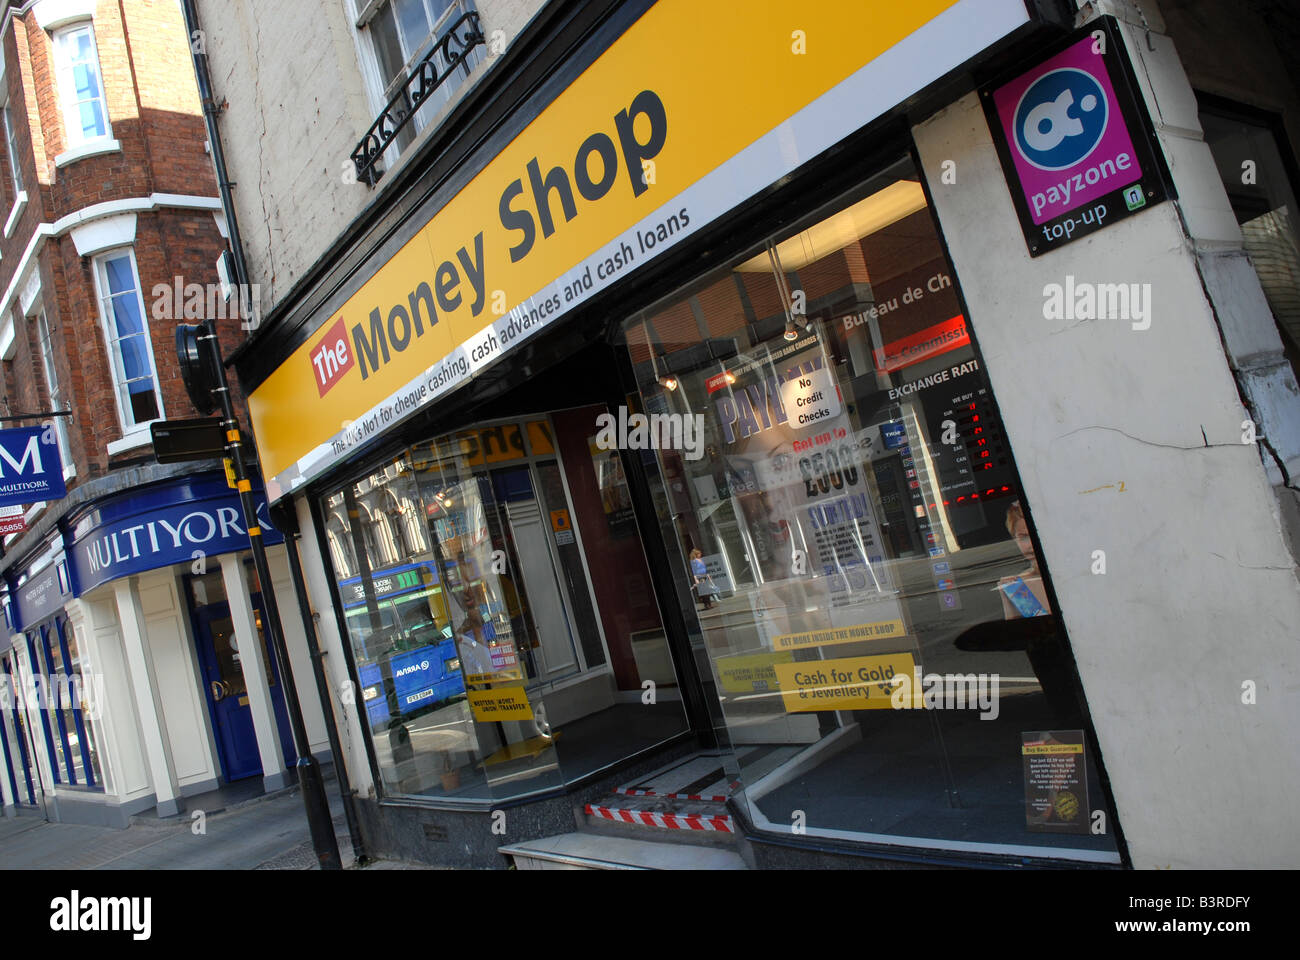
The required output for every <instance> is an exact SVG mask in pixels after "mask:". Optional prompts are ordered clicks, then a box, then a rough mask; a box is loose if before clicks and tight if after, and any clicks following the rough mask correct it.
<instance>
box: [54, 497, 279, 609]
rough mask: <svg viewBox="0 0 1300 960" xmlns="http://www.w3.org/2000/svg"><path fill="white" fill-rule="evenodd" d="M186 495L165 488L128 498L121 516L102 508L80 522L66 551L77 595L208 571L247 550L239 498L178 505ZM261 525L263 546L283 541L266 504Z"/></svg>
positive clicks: (198, 501) (207, 499)
mask: <svg viewBox="0 0 1300 960" xmlns="http://www.w3.org/2000/svg"><path fill="white" fill-rule="evenodd" d="M190 492H191V491H187V490H183V489H174V488H165V489H164V490H162V491H156V492H154V493H152V494H146V495H144V496H137V497H134V498H132V499H131V500H130V501H128V503H127V504H126V507H127V509H125V510H122V511H120V513H119V511H116V510H111V508H106V509H105V511H104V512H102V513H96V514H91V515H90V516H89V517H87V518H85V519H83V520H82V521H81V522H79V523H78V524H77V525H76V528H75V530H74V540H73V544H72V547H71V550H70V554H71V558H72V566H73V570H74V571H75V573H76V584H77V588H78V592H79V594H80V593H84V592H85V591H87V590H91V589H93V588H94V587H97V586H99V585H100V584H101V583H107V582H108V581H110V580H116V579H118V578H120V577H125V576H129V575H131V574H135V573H142V572H144V571H146V570H155V569H157V568H159V567H166V566H171V565H172V564H178V563H184V564H186V565H190V566H193V565H194V564H195V562H196V561H200V560H201V561H202V562H203V563H204V565H206V564H207V562H208V560H209V558H211V559H213V560H215V558H216V557H217V556H218V555H220V554H223V553H230V552H232V551H236V550H246V549H248V547H249V541H248V531H247V530H246V529H245V527H244V520H243V514H242V512H241V510H240V504H239V499H238V498H237V497H235V496H233V495H229V490H226V494H227V495H219V496H215V497H210V498H202V499H197V498H195V499H181V497H182V496H184V495H185V494H187V493H190ZM203 492H210V491H207V490H205V491H203ZM110 512H111V513H112V514H114V515H112V516H109V515H108V514H109V513H110ZM259 525H260V526H261V528H262V531H263V539H264V540H265V541H266V542H267V543H278V542H279V541H280V540H281V537H280V535H279V534H278V533H277V532H276V531H275V528H274V527H272V526H271V523H270V518H269V517H268V515H267V507H266V503H265V501H263V502H262V503H261V504H260V505H259Z"/></svg>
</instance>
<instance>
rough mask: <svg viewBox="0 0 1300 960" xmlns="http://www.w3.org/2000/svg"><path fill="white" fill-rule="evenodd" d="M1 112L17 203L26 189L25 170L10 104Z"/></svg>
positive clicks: (6, 151) (0, 108)
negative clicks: (2, 113) (21, 161)
mask: <svg viewBox="0 0 1300 960" xmlns="http://www.w3.org/2000/svg"><path fill="white" fill-rule="evenodd" d="M0 110H3V111H4V126H5V153H6V154H7V155H8V157H9V177H10V179H11V180H12V181H13V186H14V200H15V202H17V198H18V195H19V194H20V193H22V192H23V190H24V189H25V186H24V184H23V168H22V164H21V163H19V161H18V140H17V138H16V137H15V136H14V121H13V116H12V115H11V113H10V111H9V104H7V103H6V104H5V105H4V106H3V107H0Z"/></svg>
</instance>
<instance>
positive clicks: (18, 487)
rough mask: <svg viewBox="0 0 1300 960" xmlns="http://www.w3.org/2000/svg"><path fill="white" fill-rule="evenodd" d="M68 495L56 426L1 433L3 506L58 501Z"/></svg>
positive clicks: (0, 457) (10, 430) (0, 475)
mask: <svg viewBox="0 0 1300 960" xmlns="http://www.w3.org/2000/svg"><path fill="white" fill-rule="evenodd" d="M67 492H68V490H67V487H65V486H64V484H63V461H62V460H61V459H60V458H59V442H58V440H57V439H56V435H55V432H54V429H53V427H13V428H12V429H9V430H0V506H9V505H11V504H15V503H18V504H27V503H36V502H38V501H41V500H58V499H59V498H60V497H63V496H65V495H66V494H67Z"/></svg>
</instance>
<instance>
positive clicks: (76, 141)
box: [54, 24, 112, 147]
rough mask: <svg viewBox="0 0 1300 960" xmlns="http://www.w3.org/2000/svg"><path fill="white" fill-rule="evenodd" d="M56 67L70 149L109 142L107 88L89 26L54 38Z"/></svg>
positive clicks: (65, 32) (60, 33) (93, 34)
mask: <svg viewBox="0 0 1300 960" xmlns="http://www.w3.org/2000/svg"><path fill="white" fill-rule="evenodd" d="M54 63H55V70H56V72H57V75H58V85H59V98H60V102H61V103H62V105H63V130H64V136H65V137H66V138H67V143H68V146H69V147H76V146H80V145H82V144H84V143H86V142H87V141H90V140H97V139H102V138H107V137H109V136H110V135H111V133H112V131H111V129H110V127H109V122H108V107H107V105H106V103H105V100H104V84H103V81H102V78H101V74H100V69H99V53H98V51H97V50H96V49H95V32H94V30H93V29H92V28H91V26H90V25H89V24H81V25H79V26H75V27H69V28H68V29H66V30H59V31H57V32H56V33H55V34H54Z"/></svg>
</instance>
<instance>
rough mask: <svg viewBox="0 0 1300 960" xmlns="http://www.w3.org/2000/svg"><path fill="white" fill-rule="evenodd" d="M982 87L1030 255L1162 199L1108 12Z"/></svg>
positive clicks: (1154, 150)
mask: <svg viewBox="0 0 1300 960" xmlns="http://www.w3.org/2000/svg"><path fill="white" fill-rule="evenodd" d="M982 94H983V97H982V99H983V101H984V108H985V112H986V114H987V116H988V121H989V126H990V128H991V129H992V130H993V135H994V136H993V139H994V142H995V143H996V144H997V147H998V154H999V156H1000V157H1001V159H1002V169H1003V172H1004V173H1005V175H1006V178H1007V184H1008V185H1009V186H1010V188H1011V197H1012V200H1013V201H1014V202H1015V205H1016V212H1017V213H1018V214H1019V216H1020V225H1021V228H1022V229H1023V231H1024V234H1025V242H1026V244H1027V245H1028V247H1029V253H1030V255H1031V256H1035V257H1036V256H1039V255H1041V254H1044V253H1047V252H1048V251H1049V250H1055V249H1056V248H1057V247H1060V246H1063V245H1064V244H1067V243H1069V242H1070V241H1071V240H1078V239H1079V238H1080V237H1084V236H1087V235H1088V234H1090V233H1093V232H1094V231H1097V230H1100V229H1101V228H1102V227H1106V226H1109V225H1110V224H1112V223H1115V222H1116V221H1118V220H1121V219H1123V218H1124V217H1127V216H1129V215H1131V214H1133V213H1136V212H1138V211H1140V210H1145V209H1146V208H1148V207H1151V206H1154V205H1155V204H1157V203H1160V202H1161V201H1162V200H1165V199H1167V197H1168V196H1169V189H1168V188H1167V186H1166V185H1167V183H1168V181H1169V175H1168V172H1167V171H1166V169H1165V165H1164V162H1163V159H1162V158H1161V156H1160V151H1159V148H1158V146H1156V145H1155V141H1154V137H1153V135H1152V134H1151V127H1150V123H1149V122H1148V121H1147V118H1146V115H1145V113H1144V112H1143V111H1142V108H1141V107H1140V105H1139V98H1138V94H1137V93H1136V84H1135V82H1134V80H1133V76H1132V69H1131V68H1130V66H1129V64H1128V62H1127V60H1126V59H1125V58H1124V53H1123V39H1122V38H1121V36H1120V34H1119V32H1118V30H1117V29H1116V27H1115V23H1114V21H1113V20H1112V19H1110V18H1109V17H1103V18H1101V19H1099V20H1095V21H1093V22H1092V23H1089V24H1088V25H1087V26H1086V27H1084V28H1082V29H1081V30H1080V31H1079V32H1078V33H1075V34H1074V35H1072V36H1071V38H1070V39H1069V40H1068V41H1067V44H1066V46H1065V47H1064V49H1061V50H1059V52H1056V53H1055V54H1054V55H1053V56H1051V57H1049V58H1048V59H1046V60H1044V61H1043V62H1042V63H1040V64H1039V65H1038V66H1036V67H1034V68H1033V69H1032V70H1029V71H1027V72H1024V73H1022V74H1020V75H1019V76H1018V77H1016V78H1015V79H1013V80H1011V81H1009V82H1007V83H1003V84H1002V85H1001V86H997V87H993V88H986V89H984V90H983V91H982Z"/></svg>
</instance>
